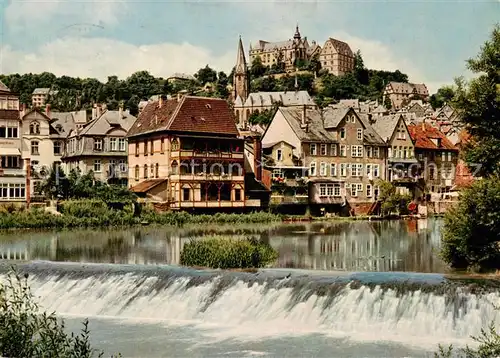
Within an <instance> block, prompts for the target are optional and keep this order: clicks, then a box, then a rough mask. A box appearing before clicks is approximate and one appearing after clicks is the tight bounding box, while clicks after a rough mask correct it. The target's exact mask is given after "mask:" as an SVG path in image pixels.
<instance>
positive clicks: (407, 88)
mask: <svg viewBox="0 0 500 358" xmlns="http://www.w3.org/2000/svg"><path fill="white" fill-rule="evenodd" d="M387 86H391V87H392V89H393V91H394V92H395V93H402V94H410V93H413V92H416V93H418V94H421V95H428V94H429V91H428V90H427V86H426V85H425V84H423V83H406V82H389V84H388V85H387Z"/></svg>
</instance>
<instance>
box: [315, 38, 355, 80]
mask: <svg viewBox="0 0 500 358" xmlns="http://www.w3.org/2000/svg"><path fill="white" fill-rule="evenodd" d="M319 60H320V62H321V68H322V69H325V70H327V71H328V72H329V73H331V74H333V75H335V76H343V75H345V74H346V73H349V72H352V71H353V70H354V54H353V52H352V50H351V48H350V47H349V45H348V44H347V43H345V42H343V41H340V40H336V39H334V38H331V37H330V38H329V39H328V40H326V42H325V44H324V45H323V48H322V49H321V52H320V54H319Z"/></svg>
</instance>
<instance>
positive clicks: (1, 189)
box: [0, 183, 26, 199]
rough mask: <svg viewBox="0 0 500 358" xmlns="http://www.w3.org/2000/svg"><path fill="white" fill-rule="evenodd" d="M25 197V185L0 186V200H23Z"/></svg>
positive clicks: (10, 184)
mask: <svg viewBox="0 0 500 358" xmlns="http://www.w3.org/2000/svg"><path fill="white" fill-rule="evenodd" d="M25 196H26V185H25V184H13V183H3V184H0V199H24V198H25Z"/></svg>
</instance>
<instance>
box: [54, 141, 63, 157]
mask: <svg viewBox="0 0 500 358" xmlns="http://www.w3.org/2000/svg"><path fill="white" fill-rule="evenodd" d="M61 154H62V143H61V142H59V141H56V142H54V155H61Z"/></svg>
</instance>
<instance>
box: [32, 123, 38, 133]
mask: <svg viewBox="0 0 500 358" xmlns="http://www.w3.org/2000/svg"><path fill="white" fill-rule="evenodd" d="M30 134H40V124H39V123H38V122H31V123H30Z"/></svg>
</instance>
